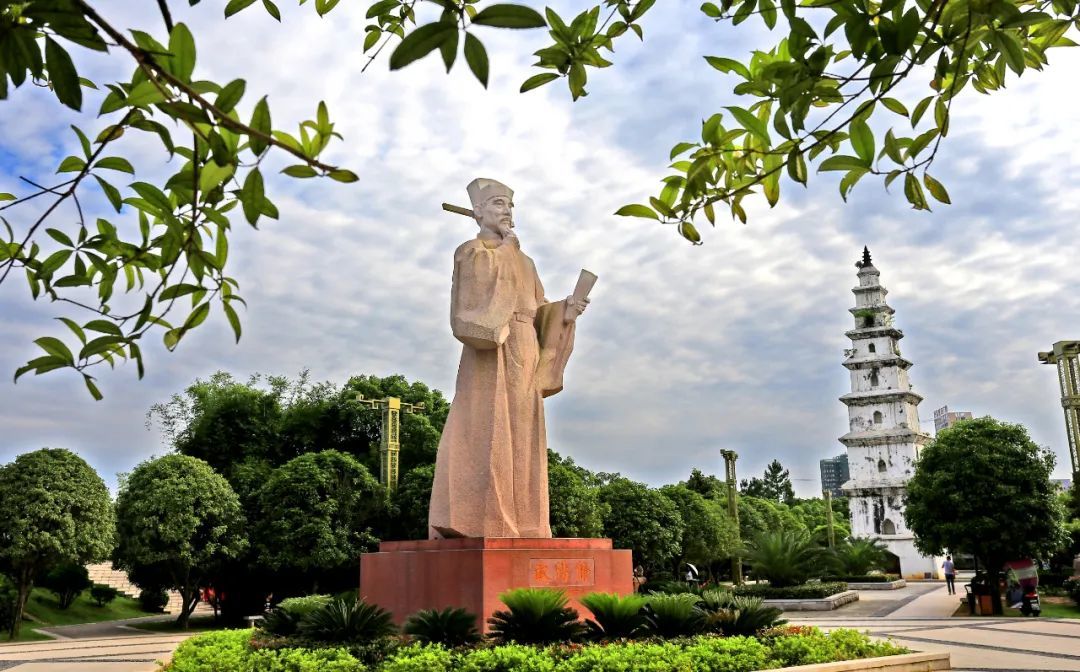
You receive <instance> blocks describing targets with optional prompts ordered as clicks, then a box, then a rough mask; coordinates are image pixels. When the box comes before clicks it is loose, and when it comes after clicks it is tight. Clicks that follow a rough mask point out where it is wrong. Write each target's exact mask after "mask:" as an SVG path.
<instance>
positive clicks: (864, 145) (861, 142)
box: [848, 119, 874, 167]
mask: <svg viewBox="0 0 1080 672" xmlns="http://www.w3.org/2000/svg"><path fill="white" fill-rule="evenodd" d="M848 131H849V133H850V135H849V138H850V140H851V147H852V148H853V149H854V150H855V153H856V154H858V155H859V158H860V159H862V161H863V167H869V166H870V165H871V164H872V163H873V161H874V133H873V131H871V130H870V126H869V125H868V124H867V123H866V122H865V121H862V120H861V119H859V120H856V121H853V122H851V125H850V127H849V129H848Z"/></svg>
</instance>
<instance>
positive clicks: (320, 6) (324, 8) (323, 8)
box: [315, 0, 340, 16]
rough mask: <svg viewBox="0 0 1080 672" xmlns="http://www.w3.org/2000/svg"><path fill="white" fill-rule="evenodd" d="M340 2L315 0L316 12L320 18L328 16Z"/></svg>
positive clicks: (336, 0) (338, 0)
mask: <svg viewBox="0 0 1080 672" xmlns="http://www.w3.org/2000/svg"><path fill="white" fill-rule="evenodd" d="M338 2H340V0H315V11H316V13H318V15H319V16H326V15H327V13H329V12H330V10H332V9H333V8H334V7H336V6H337V4H338Z"/></svg>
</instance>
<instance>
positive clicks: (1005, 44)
mask: <svg viewBox="0 0 1080 672" xmlns="http://www.w3.org/2000/svg"><path fill="white" fill-rule="evenodd" d="M990 37H991V38H992V39H993V41H994V43H995V44H997V47H998V49H999V50H1000V51H1001V53H1002V54H1004V55H1005V62H1006V63H1007V64H1008V66H1009V68H1010V69H1011V70H1012V71H1013V72H1015V73H1016V74H1018V75H1022V74H1024V47H1023V46H1022V45H1021V44H1020V40H1019V39H1017V37H1016V35H1014V34H1013V33H1011V32H1006V31H997V30H995V31H994V32H992V33H990Z"/></svg>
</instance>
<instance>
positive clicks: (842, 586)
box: [732, 581, 848, 600]
mask: <svg viewBox="0 0 1080 672" xmlns="http://www.w3.org/2000/svg"><path fill="white" fill-rule="evenodd" d="M847 589H848V587H847V584H846V583H844V582H843V581H830V582H821V583H804V584H802V585H801V586H789V587H787V588H775V587H773V586H770V585H769V584H767V583H748V584H746V585H742V586H735V587H734V588H732V590H733V591H734V593H735V594H736V595H750V596H751V597H760V598H762V599H765V600H820V599H823V598H826V597H829V596H830V595H835V594H837V593H842V592H844V591H845V590H847Z"/></svg>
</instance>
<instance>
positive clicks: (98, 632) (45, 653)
mask: <svg viewBox="0 0 1080 672" xmlns="http://www.w3.org/2000/svg"><path fill="white" fill-rule="evenodd" d="M174 618H175V617H174V616H171V615H168V614H165V615H163V616H147V617H144V618H132V619H128V620H124V621H106V622H103V623H84V624H81V625H65V626H59V627H54V628H36V630H38V631H39V632H43V633H45V634H47V635H51V636H53V637H55V638H56V639H54V640H50V641H47V642H40V641H39V642H22V643H18V644H0V670H2V671H4V672H8V671H10V672H153V671H154V670H157V669H158V665H157V661H159V660H164V659H166V658H167V657H168V656H169V655H170V654H171V653H172V652H173V649H175V648H176V646H177V645H178V644H179V643H180V642H182V641H184V640H185V639H187V638H188V637H190V636H191V635H192V634H194V633H191V634H187V633H185V634H157V633H151V632H147V631H145V630H139V629H137V628H133V627H131V625H132V624H134V623H147V622H154V621H169V620H173V619H174Z"/></svg>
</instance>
